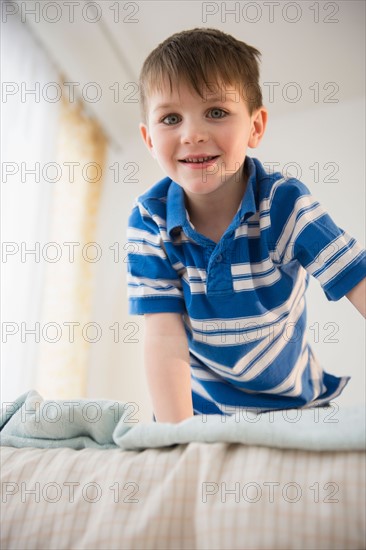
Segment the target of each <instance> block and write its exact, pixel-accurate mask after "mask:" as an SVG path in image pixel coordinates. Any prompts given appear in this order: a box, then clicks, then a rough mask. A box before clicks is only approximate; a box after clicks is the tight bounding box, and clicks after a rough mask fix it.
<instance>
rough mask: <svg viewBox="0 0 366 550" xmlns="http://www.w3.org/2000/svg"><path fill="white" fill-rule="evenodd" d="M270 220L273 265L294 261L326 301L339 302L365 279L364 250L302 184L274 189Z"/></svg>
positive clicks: (283, 185) (283, 184) (365, 263)
mask: <svg viewBox="0 0 366 550" xmlns="http://www.w3.org/2000/svg"><path fill="white" fill-rule="evenodd" d="M270 219H271V248H272V252H273V258H274V262H275V263H278V264H286V263H288V262H291V261H294V260H297V261H298V262H299V263H300V264H301V265H302V266H303V267H304V268H305V269H306V271H307V272H308V273H309V274H310V275H312V276H313V277H315V278H316V279H317V280H318V281H319V283H320V285H321V286H322V288H323V290H324V293H325V295H326V297H327V299H328V300H332V301H336V300H339V299H340V298H342V297H343V296H345V294H347V293H348V292H349V291H350V290H351V289H352V288H353V287H354V286H356V285H357V283H359V282H360V281H361V280H362V279H363V278H364V277H365V276H366V251H365V249H364V248H362V246H361V245H360V244H359V243H358V242H357V241H356V239H354V238H353V237H351V236H350V235H349V234H348V233H347V232H346V231H344V230H343V229H342V228H341V227H338V226H337V225H336V224H335V222H334V221H333V220H332V218H331V217H330V216H329V214H328V213H327V212H326V211H325V210H324V209H323V207H322V206H321V205H320V204H319V202H318V201H317V200H316V199H315V198H314V197H313V196H312V195H311V193H310V191H309V189H308V188H307V187H306V186H305V185H304V184H303V183H302V182H300V181H298V180H294V179H291V180H287V181H285V182H283V183H281V184H280V185H278V186H277V187H276V188H275V190H274V193H273V197H272V202H271V206H270Z"/></svg>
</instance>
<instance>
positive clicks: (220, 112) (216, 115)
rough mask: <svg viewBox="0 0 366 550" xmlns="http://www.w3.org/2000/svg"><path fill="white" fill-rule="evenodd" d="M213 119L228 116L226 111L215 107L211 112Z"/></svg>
mask: <svg viewBox="0 0 366 550" xmlns="http://www.w3.org/2000/svg"><path fill="white" fill-rule="evenodd" d="M210 113H211V118H223V117H224V116H226V115H227V113H226V112H225V111H223V110H222V109H219V108H218V107H215V108H214V109H211V110H210Z"/></svg>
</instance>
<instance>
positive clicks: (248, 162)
mask: <svg viewBox="0 0 366 550" xmlns="http://www.w3.org/2000/svg"><path fill="white" fill-rule="evenodd" d="M245 167H246V169H247V172H248V182H247V188H246V190H245V194H244V197H243V199H242V201H241V203H240V206H239V208H238V211H237V213H236V216H235V218H234V220H235V222H236V224H237V225H239V223H240V221H242V220H243V219H246V218H248V217H250V216H251V215H252V214H254V213H255V212H256V210H257V207H256V201H255V194H256V165H255V163H254V161H253V159H251V158H250V157H246V158H245ZM186 219H187V211H186V207H185V202H184V191H183V188H182V187H181V186H180V185H179V184H178V183H176V182H175V181H173V180H172V182H171V184H170V186H169V189H168V194H167V232H168V234H170V235H171V232H172V231H173V232H174V230H176V229H177V228H178V229H181V227H183V225H184V223H185V221H186Z"/></svg>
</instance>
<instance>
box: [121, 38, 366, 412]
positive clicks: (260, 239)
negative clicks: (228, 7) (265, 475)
mask: <svg viewBox="0 0 366 550" xmlns="http://www.w3.org/2000/svg"><path fill="white" fill-rule="evenodd" d="M259 57H260V53H259V51H258V50H256V49H255V48H253V47H251V46H248V45H247V44H245V43H243V42H240V41H238V40H236V39H235V38H233V37H232V36H229V35H227V34H225V33H223V32H221V31H219V30H216V29H193V30H190V31H183V32H180V33H177V34H174V35H173V36H171V37H170V38H168V39H167V40H165V41H164V42H163V43H162V44H160V45H159V46H158V47H157V48H156V49H155V50H154V51H153V52H152V53H151V54H150V55H149V56H148V58H147V59H146V60H145V63H144V66H143V68H142V71H141V76H140V94H141V108H142V117H143V122H142V123H141V124H140V131H141V134H142V138H143V140H144V142H145V144H146V146H147V147H148V149H149V151H150V152H151V154H152V155H153V157H154V158H155V159H156V160H157V161H158V163H159V165H160V166H161V167H162V169H163V170H164V171H165V173H166V174H167V175H168V176H167V177H165V178H164V179H162V180H161V181H159V182H158V183H156V184H155V185H154V186H153V187H152V188H150V189H149V190H148V191H146V192H145V193H144V194H143V195H141V196H140V197H138V198H137V199H136V200H135V203H134V206H133V210H132V212H131V215H130V218H129V223H128V225H129V228H128V240H129V243H130V247H129V248H130V250H131V252H130V253H129V254H128V288H129V313H131V314H138V315H142V314H144V315H145V347H144V361H145V368H146V374H147V381H148V385H149V388H150V392H151V397H152V403H153V409H154V414H155V417H156V419H157V420H158V421H160V422H180V421H182V420H184V419H186V418H189V417H190V416H192V415H193V414H233V413H234V412H235V411H236V410H237V409H238V408H239V409H240V408H244V409H255V410H257V411H269V410H275V409H287V408H308V407H314V406H320V405H324V404H326V403H328V402H329V401H330V400H332V399H334V398H335V397H337V396H338V395H339V394H340V393H341V392H342V390H343V388H344V387H345V385H346V384H347V382H348V381H349V378H350V377H347V376H344V377H342V378H338V377H336V376H332V375H330V374H328V373H326V372H324V371H323V370H322V368H321V367H320V365H319V363H318V361H317V359H316V358H315V356H314V354H313V352H312V350H311V348H310V346H309V344H308V342H307V333H306V303H305V290H306V288H307V286H308V280H309V274H311V275H313V276H314V277H316V278H317V279H318V281H319V283H320V284H321V285H322V288H323V290H324V292H325V294H326V296H327V298H328V300H338V299H339V298H341V297H342V296H344V295H346V296H347V297H348V298H349V300H350V301H351V302H352V303H353V304H354V306H355V307H356V308H357V309H358V310H359V311H360V312H361V313H362V314H363V315H364V316H366V313H365V287H366V279H365V275H366V251H365V250H363V249H362V248H361V246H360V245H359V244H358V243H357V242H356V241H355V239H353V238H352V237H351V236H349V235H348V234H347V233H346V232H345V231H343V230H342V229H341V228H339V227H337V226H336V224H335V223H334V222H333V221H332V219H331V218H330V217H329V215H328V214H327V213H326V212H325V211H324V210H323V208H322V207H321V206H320V204H319V203H318V202H317V201H316V200H315V199H314V198H313V197H312V196H311V194H310V192H309V190H308V189H307V187H306V186H305V185H304V184H303V183H301V182H300V181H298V180H296V179H294V178H285V177H283V175H282V174H280V173H274V174H268V173H266V172H265V170H264V169H263V166H262V165H261V163H260V162H259V161H258V160H257V159H254V158H249V157H247V156H246V151H247V147H251V148H254V147H256V146H257V145H258V144H259V143H260V141H261V138H262V136H263V134H264V131H265V127H266V122H267V111H266V109H265V108H264V107H263V105H262V96H261V90H260V87H259V84H258V82H259V69H258V60H259Z"/></svg>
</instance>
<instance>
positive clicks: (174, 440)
mask: <svg viewBox="0 0 366 550" xmlns="http://www.w3.org/2000/svg"><path fill="white" fill-rule="evenodd" d="M34 393H35V392H33V394H29V395H32V396H33V399H34ZM29 395H28V397H29ZM40 399H41V398H40ZM25 401H26V400H24V398H23V405H24V403H25ZM45 403H46V402H43V403H42V405H44V404H45ZM23 405H22V406H23ZM22 406H20V407H18V408H17V409H16V412H14V410H15V409H14V410H13V411H12V412H11V414H10V413H8V414H7V417H6V418H5V420H4V419H3V424H2V428H3V429H2V447H1V462H2V468H1V490H2V518H1V520H2V529H1V548H4V549H5V548H6V549H18V548H19V549H28V548H29V549H37V550H38V549H58V550H59V549H64V548H65V549H84V548H85V549H86V548H90V549H91V548H92V549H125V548H126V549H169V550H170V549H212V550H214V549H240V550H245V549H251V550H252V549H317V550H318V549H327V550H328V549H333V548H334V549H338V548H339V549H360V550H361V549H364V548H365V546H366V528H365V494H366V491H365V489H366V487H365V472H366V463H365V462H366V460H365V423H364V420H363V418H364V413H365V409H364V407H355V408H349V409H343V410H342V411H340V410H339V411H337V414H335V413H334V410H333V416H329V411H327V410H326V408H321V409H320V410H319V411H316V414H315V412H314V411H312V410H308V411H297V413H296V412H295V415H296V414H298V412H300V413H301V417H300V419H299V420H297V421H296V422H294V421H293V419H294V418H295V417H294V416H293V415H292V416H291V417H290V416H286V418H285V417H284V416H283V415H282V416H281V417H280V413H279V412H276V413H274V414H273V415H272V419H271V418H270V417H269V415H261V416H260V415H258V417H257V416H255V415H254V416H253V415H252V416H250V417H249V416H248V417H247V418H246V419H245V420H244V419H243V418H242V417H241V418H237V419H235V418H234V417H230V418H228V419H227V418H225V419H223V418H219V417H218V416H216V415H214V416H211V417H207V418H198V417H194V418H192V419H189V420H186V421H184V422H182V423H180V424H177V425H172V424H159V423H153V422H151V424H140V425H136V424H135V425H126V422H123V414H124V413H123V412H122V413H121V415H120V416H119V417H118V418H115V419H114V421H115V424H114V428H113V430H112V431H111V434H110V435H111V436H112V437H110V439H109V440H108V438H107V437H106V439H105V440H103V441H101V440H100V437H99V436H98V434H96V432H95V430H96V426H95V425H94V424H95V423H94V424H93V423H89V425H87V426H85V425H84V426H83V425H78V426H77V425H76V424H77V418H76V417H74V422H73V427H72V429H73V434H72V435H73V437H72V438H70V440H68V439H67V437H65V435H70V426H69V425H68V423H66V424H65V425H64V426H63V427H60V426H59V429H58V430H56V431H55V428H54V426H52V422H50V421H48V422H47V425H46V426H43V427H42V426H41V427H40V426H39V425H38V426H37V431H35V424H34V423H33V424H32V419H29V418H28V420H27V421H26V422H22V423H19V422H17V419H16V416H17V415H18V416H19V413H20V411H21V408H22ZM101 409H102V410H103V411H105V410H107V402H104V404H103V406H101ZM41 416H42V415H41ZM28 417H29V415H28ZM19 418H20V417H19ZM19 418H18V420H19ZM315 419H316V420H315ZM33 420H34V419H33ZM110 420H111V419H110V418H106V419H105V422H106V424H105V425H104V429H102V430H101V432H104V433H106V431H107V430H106V429H105V427H106V426H109V428H110ZM121 420H122V422H121ZM330 420H332V421H330ZM40 424H42V422H40ZM54 424H55V423H54ZM98 429H99V428H98ZM47 430H48V433H45V431H47ZM65 430H66V431H65ZM50 434H51V437H50ZM98 437H99V439H98ZM71 440H72V441H73V443H70V441H71ZM65 442H67V443H66V444H65ZM72 447H74V448H72Z"/></svg>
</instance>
